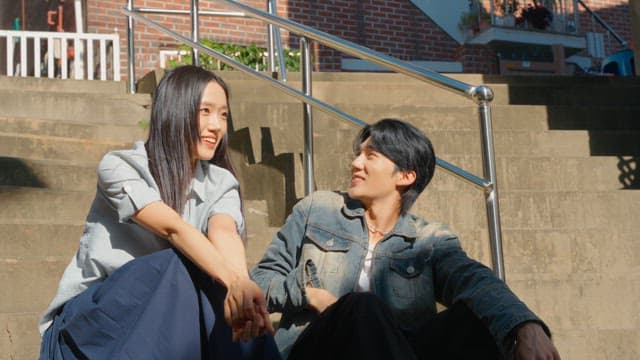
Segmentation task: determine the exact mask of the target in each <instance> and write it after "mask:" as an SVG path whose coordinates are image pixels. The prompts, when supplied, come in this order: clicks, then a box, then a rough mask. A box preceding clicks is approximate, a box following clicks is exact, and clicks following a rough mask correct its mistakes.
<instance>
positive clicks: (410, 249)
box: [252, 119, 560, 359]
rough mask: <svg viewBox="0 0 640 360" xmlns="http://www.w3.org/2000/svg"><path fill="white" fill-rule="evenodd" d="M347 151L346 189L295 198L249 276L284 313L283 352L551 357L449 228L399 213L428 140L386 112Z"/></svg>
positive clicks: (427, 176) (540, 327) (419, 178)
mask: <svg viewBox="0 0 640 360" xmlns="http://www.w3.org/2000/svg"><path fill="white" fill-rule="evenodd" d="M354 153H355V159H354V160H353V162H352V164H351V184H350V187H349V191H348V193H346V194H344V193H333V192H316V193H314V194H312V195H310V196H308V197H306V198H305V199H303V200H302V201H300V202H299V203H298V204H297V205H296V206H295V207H294V209H293V212H292V214H291V215H290V216H289V218H288V219H287V221H286V223H285V225H284V226H283V227H282V229H280V231H279V232H278V233H277V234H276V235H275V236H274V238H273V240H272V242H271V244H270V245H269V247H268V249H267V252H266V253H265V255H264V257H263V258H262V260H261V261H260V263H259V264H258V265H257V267H256V268H255V269H254V270H253V272H252V277H253V278H254V280H255V281H256V283H257V284H258V285H259V286H260V287H261V288H262V289H263V291H264V292H265V294H266V296H267V302H268V307H269V310H270V311H271V312H281V313H282V319H281V322H280V326H279V329H278V331H277V333H276V342H277V344H278V347H279V348H280V351H281V353H282V355H283V356H284V357H285V358H286V357H289V358H290V359H291V358H295V359H308V358H324V359H335V358H345V359H346V358H348V359H359V358H363V359H364V358H366V359H369V358H380V359H390V358H395V359H411V358H418V359H426V358H429V359H499V358H514V357H516V358H517V359H559V358H560V357H559V355H558V352H557V350H556V349H555V347H554V345H553V343H552V342H551V340H550V337H549V336H550V334H549V330H548V329H547V327H546V325H545V324H544V323H543V322H542V321H541V320H540V319H539V318H538V317H537V316H536V315H535V314H533V313H532V312H531V311H530V310H529V309H528V308H527V307H526V306H525V304H523V303H522V302H521V301H520V300H518V298H517V297H516V296H515V295H514V294H513V293H512V292H511V291H510V290H509V289H508V288H507V286H506V285H505V284H504V283H503V282H502V281H501V280H499V279H498V278H496V277H495V276H494V274H493V272H492V271H491V270H490V269H488V268H487V267H485V266H483V265H482V264H480V263H478V262H476V261H474V260H472V259H470V258H469V257H467V255H466V254H465V252H464V251H463V250H462V248H461V246H460V242H459V240H458V238H457V237H456V235H454V234H453V233H451V232H450V231H449V230H448V229H447V228H445V227H444V226H442V225H440V224H435V223H430V222H427V221H425V220H423V219H421V218H419V217H416V216H414V215H412V214H409V213H408V212H407V211H408V210H409V208H410V207H411V205H412V204H413V203H414V201H415V200H416V198H417V197H418V195H419V194H420V193H421V192H422V191H423V190H424V189H425V187H426V186H427V184H428V183H429V181H430V180H431V178H432V177H433V172H434V170H435V154H434V151H433V148H432V146H431V142H430V141H429V139H428V138H427V137H426V136H425V135H424V134H423V133H422V132H421V131H420V130H418V129H416V128H415V127H413V126H411V125H409V124H407V123H405V122H402V121H399V120H393V119H384V120H381V121H379V122H377V123H375V124H373V125H369V126H367V127H365V128H364V129H363V130H362V131H361V132H360V134H359V135H358V137H357V138H356V140H355V142H354ZM436 301H438V302H440V303H442V304H444V305H446V306H447V307H448V309H447V310H445V311H442V312H440V313H437V311H436Z"/></svg>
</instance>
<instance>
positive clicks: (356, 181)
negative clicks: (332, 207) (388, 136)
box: [349, 139, 403, 205]
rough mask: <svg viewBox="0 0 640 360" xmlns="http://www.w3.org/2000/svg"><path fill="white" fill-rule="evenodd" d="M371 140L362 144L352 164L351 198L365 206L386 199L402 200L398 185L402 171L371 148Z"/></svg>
mask: <svg viewBox="0 0 640 360" xmlns="http://www.w3.org/2000/svg"><path fill="white" fill-rule="evenodd" d="M369 140H370V139H367V140H365V141H364V142H363V143H362V144H360V149H359V151H358V153H357V154H356V157H355V159H353V161H352V162H351V184H350V186H349V196H350V197H351V198H353V199H356V200H360V201H362V202H363V203H364V204H365V205H367V204H370V203H371V202H373V201H377V200H381V199H385V198H394V197H395V198H397V199H398V201H399V199H400V191H399V188H398V185H400V184H401V178H402V173H403V172H402V171H398V170H397V168H396V165H395V164H394V163H393V161H391V160H390V159H389V158H388V157H386V156H384V155H382V154H381V153H379V152H377V151H376V150H374V149H373V148H371V147H370V146H369Z"/></svg>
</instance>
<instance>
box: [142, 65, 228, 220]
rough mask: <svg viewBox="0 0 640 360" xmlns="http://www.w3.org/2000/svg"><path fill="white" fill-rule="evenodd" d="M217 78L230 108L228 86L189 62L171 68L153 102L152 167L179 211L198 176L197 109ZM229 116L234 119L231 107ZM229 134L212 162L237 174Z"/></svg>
mask: <svg viewBox="0 0 640 360" xmlns="http://www.w3.org/2000/svg"><path fill="white" fill-rule="evenodd" d="M211 82H215V83H217V84H218V85H220V87H222V89H223V90H224V93H225V96H226V99H227V107H228V108H229V90H228V87H227V85H226V84H225V82H224V81H223V80H222V79H221V78H220V77H218V76H217V75H216V74H214V73H212V72H210V71H208V70H204V69H202V68H199V67H196V66H191V65H186V66H181V67H178V68H175V69H173V70H168V71H167V72H166V74H165V76H164V77H163V78H162V80H161V81H160V84H159V85H158V88H157V89H156V91H155V94H154V96H153V103H152V105H151V122H150V127H149V138H148V139H147V142H146V143H145V148H146V150H147V155H148V157H149V169H150V171H151V175H152V176H153V178H154V179H155V181H156V184H157V185H158V188H159V190H160V196H161V198H162V200H163V201H164V202H165V203H166V204H167V205H169V206H170V207H171V208H173V209H174V210H175V211H176V212H178V213H179V214H182V211H183V210H184V205H185V203H186V201H187V190H188V189H189V184H190V183H191V180H192V179H193V177H194V176H195V168H194V167H193V160H192V159H194V158H197V155H196V151H197V150H196V145H197V143H198V141H199V139H200V132H199V128H198V113H199V109H200V102H201V101H202V93H203V92H204V90H205V88H206V87H207V85H208V84H209V83H211ZM228 119H229V121H231V109H230V108H229V114H228ZM227 143H228V141H227V135H226V134H225V136H224V137H223V139H222V141H221V142H220V144H219V145H218V148H217V149H216V152H215V154H214V156H213V158H212V159H211V160H210V162H211V163H213V164H215V165H218V166H220V167H222V168H225V169H227V170H229V171H230V172H231V173H232V174H233V175H234V176H235V171H234V170H233V167H232V166H231V162H230V160H229V156H228V153H227Z"/></svg>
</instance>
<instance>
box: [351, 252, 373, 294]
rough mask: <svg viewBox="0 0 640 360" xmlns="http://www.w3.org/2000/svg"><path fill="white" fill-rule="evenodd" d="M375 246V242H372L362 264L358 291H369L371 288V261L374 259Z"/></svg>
mask: <svg viewBox="0 0 640 360" xmlns="http://www.w3.org/2000/svg"><path fill="white" fill-rule="evenodd" d="M375 247H376V245H375V244H371V243H370V244H369V247H368V248H367V255H366V256H365V258H364V264H363V265H362V270H361V271H360V277H359V278H358V285H357V286H356V291H357V292H368V291H370V290H371V262H372V261H373V248H375Z"/></svg>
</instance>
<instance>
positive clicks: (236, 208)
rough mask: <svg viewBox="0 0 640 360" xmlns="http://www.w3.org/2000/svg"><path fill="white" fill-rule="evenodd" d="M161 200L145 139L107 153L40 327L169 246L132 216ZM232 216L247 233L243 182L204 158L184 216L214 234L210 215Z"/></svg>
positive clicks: (47, 324)
mask: <svg viewBox="0 0 640 360" xmlns="http://www.w3.org/2000/svg"><path fill="white" fill-rule="evenodd" d="M155 201H161V198H160V193H159V191H158V186H157V185H156V183H155V180H154V179H153V177H152V176H151V172H150V171H149V166H148V157H147V152H146V149H145V147H144V143H143V142H142V141H139V142H136V143H135V144H134V148H133V149H132V150H118V151H112V152H110V153H108V154H106V155H105V156H104V157H103V158H102V160H101V161H100V165H99V166H98V187H97V190H96V196H95V198H94V200H93V203H92V204H91V208H90V210H89V214H88V215H87V219H86V222H85V226H84V231H83V234H82V237H81V238H80V244H79V247H78V251H77V252H76V254H75V255H74V256H73V258H72V259H71V262H70V263H69V265H68V266H67V268H66V270H65V271H64V274H63V275H62V279H61V280H60V284H59V285H58V290H57V293H56V295H55V297H54V298H53V301H52V302H51V304H50V305H49V308H48V309H47V310H46V311H45V313H44V315H43V318H42V320H41V322H40V325H39V330H40V334H43V333H44V331H46V330H47V328H48V327H49V325H50V324H51V321H52V319H53V314H55V312H56V310H57V309H58V308H60V306H62V305H64V304H65V303H66V302H67V301H69V300H70V299H71V298H73V297H74V296H76V295H78V294H79V293H81V292H82V291H84V290H85V289H87V288H88V287H89V286H90V285H91V284H93V283H94V282H96V281H101V280H103V279H105V278H106V277H107V276H109V275H110V274H111V273H113V272H114V271H115V270H117V269H118V268H120V267H121V266H122V265H124V264H125V263H127V262H129V261H130V260H132V259H134V258H136V257H138V256H142V255H147V254H150V253H153V252H156V251H159V250H162V249H165V248H168V247H169V242H168V241H167V240H165V239H162V238H160V237H158V236H156V235H155V234H153V233H152V232H150V231H148V230H146V229H144V228H143V227H141V226H140V225H138V224H136V223H134V222H133V221H132V220H131V217H132V216H133V215H134V214H135V213H136V212H137V211H138V210H140V209H142V208H144V207H145V206H147V205H148V204H150V203H152V202H155ZM221 213H223V214H227V215H229V216H231V217H232V218H233V219H234V220H235V222H236V226H237V228H238V232H242V230H243V228H244V222H243V218H242V211H241V204H240V195H239V192H238V181H237V180H236V179H235V177H234V176H233V175H232V174H231V173H230V172H229V171H227V170H225V169H223V168H220V167H218V166H215V165H213V164H210V163H208V162H205V161H200V162H199V163H198V165H197V166H196V173H195V177H194V179H193V181H192V182H191V186H190V190H189V196H188V200H187V203H186V204H185V207H184V211H183V213H182V217H183V219H184V220H185V221H187V222H188V223H190V224H191V225H193V226H194V227H195V228H197V229H199V230H200V231H201V232H202V233H203V234H207V232H208V223H209V218H210V217H211V216H213V215H215V214H221Z"/></svg>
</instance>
